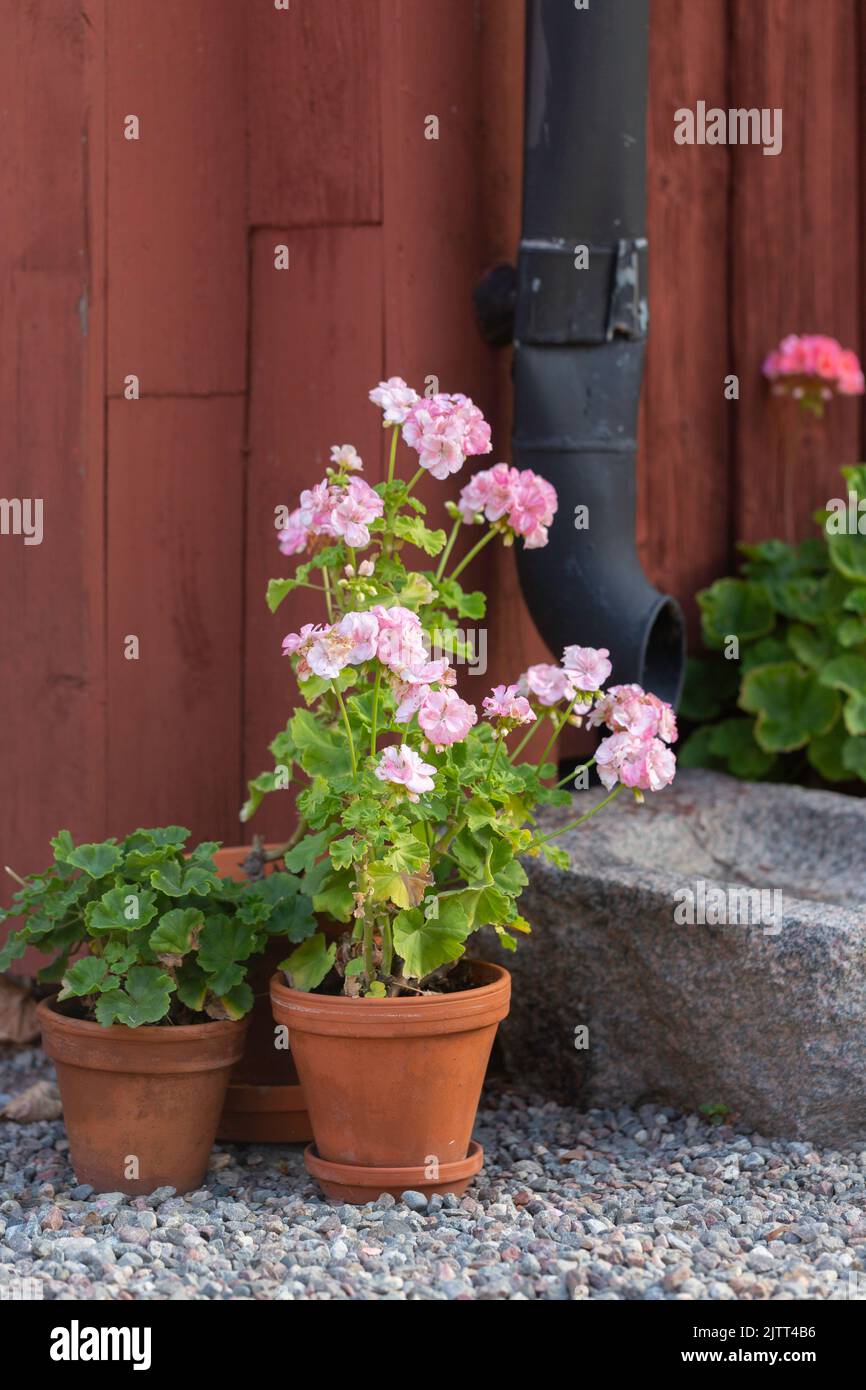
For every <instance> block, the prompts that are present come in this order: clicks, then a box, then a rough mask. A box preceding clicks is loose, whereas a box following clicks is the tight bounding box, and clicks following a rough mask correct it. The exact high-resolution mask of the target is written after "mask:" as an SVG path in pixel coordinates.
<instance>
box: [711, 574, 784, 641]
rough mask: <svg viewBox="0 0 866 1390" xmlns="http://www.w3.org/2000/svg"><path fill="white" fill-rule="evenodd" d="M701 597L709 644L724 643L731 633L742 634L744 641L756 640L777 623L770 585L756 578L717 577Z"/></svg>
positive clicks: (740, 637) (739, 636)
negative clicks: (770, 597)
mask: <svg viewBox="0 0 866 1390" xmlns="http://www.w3.org/2000/svg"><path fill="white" fill-rule="evenodd" d="M697 599H698V605H699V607H700V610H701V624H702V628H703V633H704V637H705V639H706V642H707V646H709V647H724V645H725V642H726V640H727V639H728V638H729V637H738V638H739V639H740V642H741V643H744V642H754V641H755V640H756V639H757V638H758V637H764V636H766V634H767V633H768V632H771V631H772V629H773V627H774V625H775V621H776V618H775V614H774V612H773V605H772V604H771V602H770V600H769V598H768V596H767V591H766V589H765V588H764V587H763V585H761V584H758V583H756V582H754V581H752V580H749V579H717V580H716V582H715V584H712V585H710V587H709V589H704V590H703V591H702V592H701V593H699V594H698V596H697Z"/></svg>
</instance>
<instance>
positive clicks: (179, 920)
mask: <svg viewBox="0 0 866 1390" xmlns="http://www.w3.org/2000/svg"><path fill="white" fill-rule="evenodd" d="M203 925H204V915H203V914H202V913H201V912H200V911H199V909H198V908H197V907H175V908H172V910H171V911H170V912H164V913H163V914H162V916H161V917H160V919H159V922H158V924H157V926H156V928H155V929H154V930H153V931H152V932H151V934H150V949H151V950H152V951H153V952H154V954H155V955H157V956H160V957H164V956H168V957H178V958H181V957H183V956H187V955H189V953H190V951H192V950H194V949H195V946H196V943H197V941H198V938H199V934H200V932H201V929H202V926H203ZM169 963H172V964H175V963H177V962H175V961H171V962H169V961H168V960H166V961H164V964H166V965H168V964H169Z"/></svg>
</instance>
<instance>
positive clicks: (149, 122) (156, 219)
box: [107, 0, 246, 396]
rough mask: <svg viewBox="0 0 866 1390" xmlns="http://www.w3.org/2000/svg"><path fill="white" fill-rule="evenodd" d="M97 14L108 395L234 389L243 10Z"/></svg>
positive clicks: (183, 3) (183, 8) (167, 1)
mask: <svg viewBox="0 0 866 1390" xmlns="http://www.w3.org/2000/svg"><path fill="white" fill-rule="evenodd" d="M108 11H109V53H110V62H109V67H108V78H109V81H108V118H107V119H108V163H109V203H108V256H109V263H110V267H111V275H110V300H109V325H108V391H109V395H111V396H120V395H122V393H123V383H124V379H125V378H126V376H127V375H129V374H135V375H137V376H138V377H139V378H140V380H141V391H142V394H143V395H150V396H153V395H165V394H169V393H171V394H182V395H191V394H208V393H213V392H226V391H243V390H244V386H245V354H246V237H245V226H244V220H245V202H246V143H245V64H244V39H245V9H244V6H243V5H242V4H236V3H232V4H228V5H214V4H213V3H212V0H210V2H209V0H149V3H148V4H147V5H126V4H123V5H109V7H108ZM130 115H133V116H137V117H138V119H139V122H140V138H139V139H138V140H128V139H126V138H125V136H124V122H125V120H126V117H127V116H130Z"/></svg>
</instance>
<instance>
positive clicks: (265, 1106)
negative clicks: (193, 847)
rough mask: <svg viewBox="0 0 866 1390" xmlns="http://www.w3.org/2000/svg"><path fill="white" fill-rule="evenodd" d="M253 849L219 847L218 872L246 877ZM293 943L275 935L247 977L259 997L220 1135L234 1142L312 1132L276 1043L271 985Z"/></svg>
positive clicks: (284, 1139)
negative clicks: (245, 862) (246, 866)
mask: <svg viewBox="0 0 866 1390" xmlns="http://www.w3.org/2000/svg"><path fill="white" fill-rule="evenodd" d="M268 848H269V849H270V848H273V846H270V845H269V846H268ZM249 852H250V847H249V845H235V846H230V847H226V848H224V849H220V850H217V852H216V854H215V855H214V863H215V864H216V866H217V871H218V873H220V874H222V875H223V876H224V877H226V878H233V879H235V880H236V881H237V882H239V883H240V882H243V881H244V879H245V878H246V874H245V873H244V871H243V867H242V866H243V862H244V860H245V859H246V857H247V855H248V854H249ZM270 867H273V866H270ZM265 872H266V873H267V872H269V870H268V869H266V870H265ZM291 949H292V947H291V945H290V944H289V943H288V942H287V941H286V940H285V939H284V938H280V940H278V941H273V942H272V943H271V944H270V945H269V946H268V948H267V950H266V951H264V952H263V953H262V955H261V957H260V959H259V960H258V961H256V962H255V964H254V965H253V968H252V970H251V971H250V975H249V983H250V987H251V989H252V991H253V994H254V995H255V1003H254V1004H253V1008H252V1013H251V1014H250V1026H249V1032H248V1033H247V1042H246V1047H245V1049H244V1055H243V1057H242V1058H241V1059H240V1061H239V1062H238V1064H237V1066H236V1067H235V1069H234V1071H233V1072H232V1075H231V1080H230V1082H229V1087H228V1090H227V1092H226V1099H225V1105H224V1107H223V1112H222V1115H221V1116H220V1122H219V1128H218V1130H217V1138H218V1139H223V1140H228V1141H229V1142H230V1143H233V1144H263V1143H270V1144H306V1143H307V1142H308V1141H309V1140H310V1139H312V1137H313V1130H312V1126H311V1125H310V1117H309V1115H308V1114H307V1108H306V1104H305V1101H304V1093H303V1091H302V1090H301V1086H300V1082H299V1081H298V1074H297V1072H296V1071H295V1064H294V1062H293V1061H292V1058H291V1054H290V1053H289V1052H286V1051H281V1052H278V1051H277V1049H276V1048H275V1047H274V1020H273V1017H272V1015H271V1001H270V998H269V994H268V985H269V982H270V978H271V975H272V974H273V973H274V971H275V970H276V968H277V966H278V965H279V963H280V961H281V960H284V959H285V957H286V956H287V955H288V954H289V952H290V951H291Z"/></svg>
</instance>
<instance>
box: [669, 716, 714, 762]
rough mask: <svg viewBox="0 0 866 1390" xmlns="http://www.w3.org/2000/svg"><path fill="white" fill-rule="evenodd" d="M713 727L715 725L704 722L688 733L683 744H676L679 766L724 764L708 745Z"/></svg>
mask: <svg viewBox="0 0 866 1390" xmlns="http://www.w3.org/2000/svg"><path fill="white" fill-rule="evenodd" d="M714 729H715V725H713V724H706V725H704V727H703V728H702V729H695V730H694V732H693V733H691V734H689V736H688V738H687V739H686V741H685V743H684V744H682V745H680V744H677V763H678V765H679V766H680V767H710V768H721V767H723V766H724V760H723V759H722V758H720V757H717V755H716V754H715V753H714V752H713V751H712V749H711V747H710V744H711V742H712V737H713V732H714Z"/></svg>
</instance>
